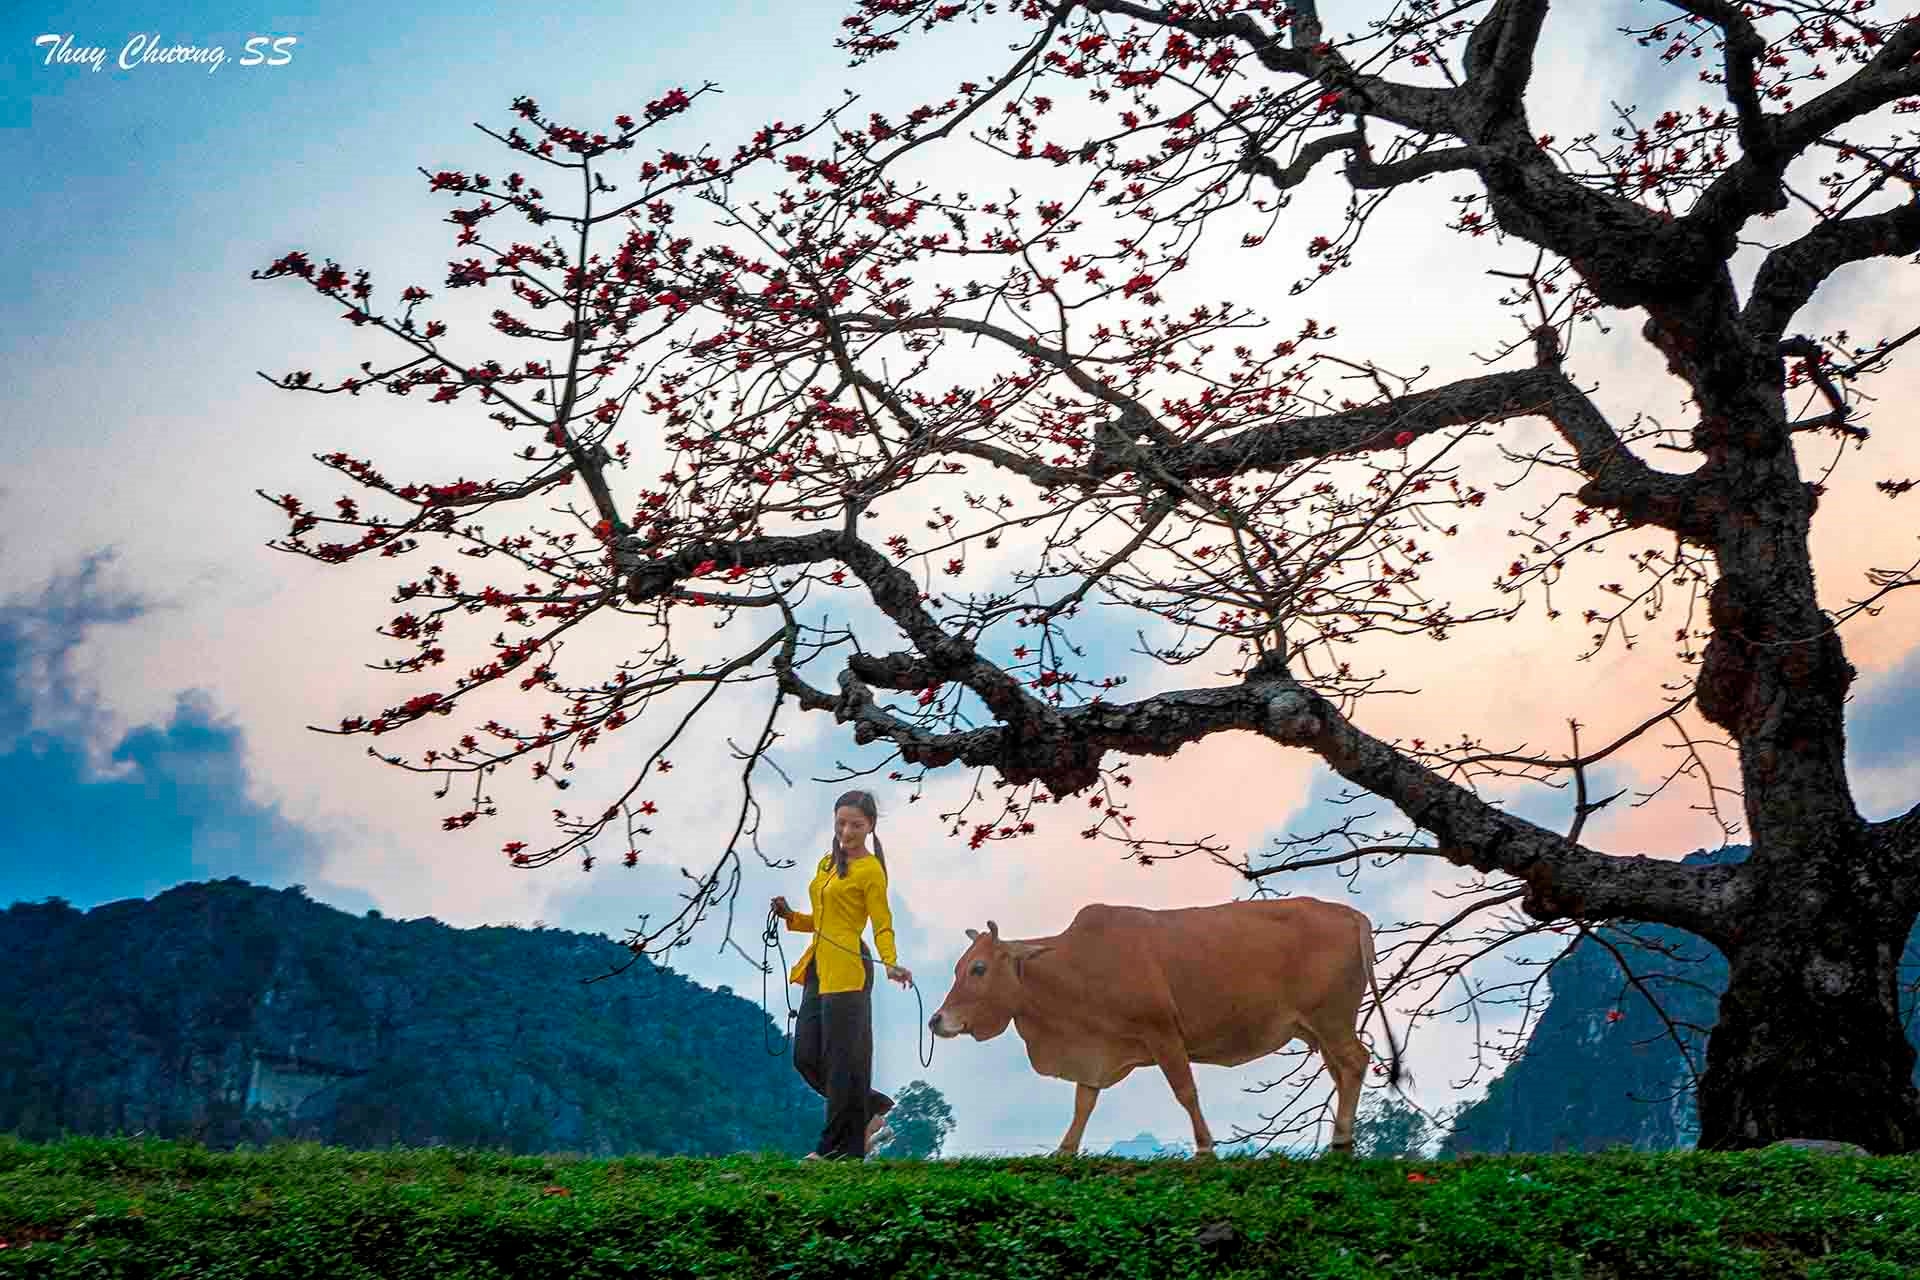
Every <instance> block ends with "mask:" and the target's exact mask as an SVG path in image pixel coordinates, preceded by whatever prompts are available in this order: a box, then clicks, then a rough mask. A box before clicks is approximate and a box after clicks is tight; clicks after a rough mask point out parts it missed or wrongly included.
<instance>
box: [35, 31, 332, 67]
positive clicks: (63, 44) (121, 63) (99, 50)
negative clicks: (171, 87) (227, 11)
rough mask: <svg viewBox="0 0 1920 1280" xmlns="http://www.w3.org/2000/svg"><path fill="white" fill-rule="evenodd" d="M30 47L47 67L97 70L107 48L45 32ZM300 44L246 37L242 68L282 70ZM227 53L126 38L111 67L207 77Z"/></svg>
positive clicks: (293, 39)
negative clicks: (184, 70) (198, 69)
mask: <svg viewBox="0 0 1920 1280" xmlns="http://www.w3.org/2000/svg"><path fill="white" fill-rule="evenodd" d="M33 42H34V44H36V45H38V46H39V47H40V48H42V49H45V50H46V51H47V56H46V60H45V61H44V62H42V63H41V65H42V66H48V67H91V68H92V69H93V70H95V71H99V70H101V69H103V68H104V67H105V66H106V62H107V48H106V46H105V45H83V44H76V43H75V42H74V38H73V36H72V35H71V34H67V35H60V34H58V33H55V32H49V33H47V34H46V35H42V36H35V37H34V41H33ZM299 42H300V38H299V37H298V36H250V37H248V39H247V42H246V45H245V46H244V50H243V52H242V53H241V55H240V59H239V62H240V65H241V66H243V67H258V66H268V67H284V66H286V65H287V64H288V63H289V62H292V61H293V46H294V45H296V44H298V43H299ZM226 61H227V50H226V47H225V46H224V45H217V44H215V45H197V44H179V43H175V44H163V43H162V42H161V40H160V33H159V32H154V33H153V34H151V35H148V34H144V33H143V34H140V35H136V36H133V37H132V38H130V39H129V40H128V41H127V42H126V43H125V44H124V45H122V46H120V56H119V58H117V59H116V60H115V65H116V66H118V67H119V68H120V69H121V70H122V71H132V70H134V69H135V68H137V67H144V66H150V65H154V66H170V65H174V64H177V63H184V64H187V65H195V66H204V67H205V68H206V69H207V73H208V74H209V75H211V74H212V73H213V72H215V71H218V70H219V69H220V68H221V67H222V66H224V65H226Z"/></svg>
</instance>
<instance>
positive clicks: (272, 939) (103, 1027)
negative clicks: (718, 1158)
mask: <svg viewBox="0 0 1920 1280" xmlns="http://www.w3.org/2000/svg"><path fill="white" fill-rule="evenodd" d="M0 955H4V956H5V957H6V967H7V977H8V981H7V982H6V983H4V984H0V1132H13V1133H17V1134H19V1135H20V1136H22V1137H25V1138H28V1139H46V1138H51V1137H56V1136H58V1135H60V1134H62V1133H73V1134H113V1133H121V1134H134V1133H141V1132H145V1133H149V1134H153V1135H156V1136H162V1137H191V1138H197V1139H199V1140H200V1141H202V1142H204V1143H206V1144H207V1145H209V1146H218V1147H226V1146H231V1145H234V1144H236V1143H240V1142H256V1143H257V1142H265V1141H267V1140H269V1139H272V1138H275V1137H294V1138H305V1139H313V1140H317V1141H320V1142H325V1143H328V1144H333V1145H340V1146H349V1147H368V1148H371V1147H388V1146H394V1145H407V1146H430V1145H441V1144H447V1145H457V1146H464V1147H484V1148H496V1149H501V1148H503V1149H507V1150H511V1151H514V1152H520V1153H539V1152H556V1151H577V1152H581V1153H584V1154H589V1155H617V1154H639V1153H651V1154H687V1155H693V1154H720V1153H726V1152H732V1151H740V1150H772V1151H782V1152H790V1153H799V1152H801V1151H804V1150H806V1149H808V1148H809V1147H810V1146H811V1145H812V1142H813V1140H814V1138H815V1137H816V1136H817V1135H818V1131H819V1125H820V1115H821V1112H820V1102H819V1100H818V1098H816V1097H815V1096H814V1095H813V1094H812V1093H811V1092H810V1091H809V1090H808V1089H807V1088H806V1086H805V1085H804V1084H803V1083H802V1082H801V1081H800V1079H799V1077H798V1076H797V1075H796V1074H795V1073H794V1070H793V1067H792V1064H791V1062H790V1061H789V1060H788V1059H787V1058H786V1057H784V1056H780V1057H775V1056H771V1055H769V1054H768V1053H766V1052H764V1051H763V1046H764V1045H765V1044H766V1043H768V1041H770V1040H771V1042H772V1043H773V1044H775V1045H778V1044H779V1043H780V1041H779V1039H778V1038H777V1036H776V1033H777V1032H779V1031H781V1030H782V1029H783V1028H780V1027H777V1026H775V1025H773V1024H772V1023H771V1022H770V1021H769V1019H768V1017H767V1016H766V1015H765V1014H763V1013H762V1012H761V1011H760V1009H759V1007H758V1006H757V1005H755V1004H753V1003H751V1002H749V1001H747V1000H743V999H740V998H739V997H737V996H734V995H731V994H729V993H728V992H727V991H726V989H724V988H723V989H721V990H720V991H717V992H716V991H711V990H708V989H706V988H704V987H701V986H698V985H696V984H695V983H693V982H690V981H688V980H687V979H686V978H683V977H681V976H680V975H678V974H675V973H672V972H670V971H668V970H665V969H660V968H657V967H655V966H653V965H652V964H651V963H649V962H647V961H642V962H640V963H639V964H636V965H635V966H634V967H633V968H632V969H631V970H630V971H629V972H628V973H627V974H625V975H623V976H621V977H619V978H610V979H608V980H607V981H605V982H599V983H594V984H592V985H583V984H582V983H581V981H580V979H582V978H585V977H590V976H592V975H594V974H598V973H605V972H607V971H608V970H609V969H611V968H613V967H614V966H616V965H618V964H620V963H622V962H624V961H627V960H630V959H631V958H632V957H631V955H630V954H629V953H628V952H627V950H626V949H625V948H624V947H622V946H620V945H619V944H618V943H615V942H613V941H611V940H610V939H607V938H605V937H599V936H595V935H589V934H579V933H569V932H563V931H560V930H552V929H534V930H527V929H518V928H508V927H486V928H478V929H455V928H451V927H449V926H447V925H444V924H442V923H440V922H439V921H437V920H433V919H431V918H423V919H419V920H409V921H398V920H388V919H384V918H381V917H380V916H379V915H378V913H377V912H370V913H368V915H367V916H365V917H359V916H353V915H349V914H347V913H346V912H343V911H338V910H336V909H334V908H332V907H329V906H326V905H324V904H321V903H317V902H314V901H313V900H311V899H310V898H308V897H307V896H306V894H305V892H304V890H302V889H300V888H299V887H295V888H292V889H287V890H273V889H268V888H263V887H258V886H254V885H250V884H248V883H247V882H246V881H244V880H240V879H237V878H236V879H228V880H222V881H212V882H207V883H193V884H184V885H180V886H178V887H176V888H174V889H170V890H168V891H167V892H165V893H163V894H160V895H159V896H158V897H156V898H154V899H153V900H151V901H145V900H141V899H131V900H128V901H124V902H114V903H109V904H107V905H104V906H100V907H96V908H94V909H93V910H92V911H87V912H81V911H78V910H76V909H74V908H73V907H72V906H70V905H68V904H66V903H64V902H61V901H59V900H58V899H55V900H51V901H49V902H46V903H40V904H27V903H17V904H15V905H14V906H12V907H11V908H9V909H8V910H7V911H6V912H5V913H3V914H0Z"/></svg>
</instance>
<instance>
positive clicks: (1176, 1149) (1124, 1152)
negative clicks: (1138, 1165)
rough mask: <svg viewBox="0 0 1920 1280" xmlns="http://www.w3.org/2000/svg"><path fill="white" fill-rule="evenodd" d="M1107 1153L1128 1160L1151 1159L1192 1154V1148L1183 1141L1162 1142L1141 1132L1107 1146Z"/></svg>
mask: <svg viewBox="0 0 1920 1280" xmlns="http://www.w3.org/2000/svg"><path fill="white" fill-rule="evenodd" d="M1107 1154H1108V1155H1110V1156H1123V1157H1125V1158H1127V1159H1129V1160H1153V1159H1157V1158H1161V1157H1165V1156H1189V1155H1192V1154H1193V1148H1192V1147H1191V1146H1190V1145H1188V1144H1187V1143H1184V1142H1168V1143H1162V1142H1161V1141H1160V1139H1158V1138H1156V1137H1154V1136H1153V1135H1152V1134H1150V1133H1145V1132H1142V1133H1136V1134H1134V1135H1133V1136H1132V1137H1131V1138H1122V1139H1121V1140H1120V1141H1119V1142H1116V1143H1114V1144H1113V1145H1112V1146H1110V1147H1108V1148H1107Z"/></svg>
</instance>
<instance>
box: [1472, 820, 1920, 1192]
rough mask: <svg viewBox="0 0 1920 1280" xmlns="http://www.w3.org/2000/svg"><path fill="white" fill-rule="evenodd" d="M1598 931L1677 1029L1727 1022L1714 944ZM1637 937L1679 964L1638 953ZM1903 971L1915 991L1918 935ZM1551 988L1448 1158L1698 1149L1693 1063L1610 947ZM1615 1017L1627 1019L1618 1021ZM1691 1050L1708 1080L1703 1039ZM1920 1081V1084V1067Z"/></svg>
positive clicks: (1713, 854)
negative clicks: (1625, 976)
mask: <svg viewBox="0 0 1920 1280" xmlns="http://www.w3.org/2000/svg"><path fill="white" fill-rule="evenodd" d="M1747 853H1748V848H1747V846H1745V845H1730V846H1728V847H1726V848H1724V849H1717V850H1712V851H1708V850H1700V851H1698V852H1695V853H1691V854H1688V855H1687V856H1686V857H1685V858H1684V859H1682V861H1684V862H1688V863H1724V862H1741V861H1744V860H1745V859H1746V857H1747ZM1597 932H1598V933H1600V934H1601V935H1603V936H1605V937H1608V938H1609V939H1611V940H1612V941H1613V944H1614V945H1615V946H1616V947H1618V948H1619V949H1620V952H1621V954H1622V955H1625V956H1627V957H1629V958H1630V959H1631V960H1632V961H1633V964H1634V968H1635V971H1636V972H1638V973H1640V974H1642V975H1643V976H1645V977H1646V980H1647V983H1648V986H1649V988H1650V989H1651V990H1653V991H1654V992H1655V994H1656V995H1658V996H1659V998H1660V1001H1661V1003H1662V1005H1664V1006H1665V1007H1666V1010H1667V1013H1668V1015H1669V1016H1670V1017H1671V1018H1673V1020H1674V1022H1675V1023H1676V1024H1684V1023H1692V1024H1694V1025H1696V1026H1701V1027H1711V1026H1712V1025H1713V1024H1714V1023H1715V1022H1716V1021H1717V1020H1718V1018H1719V1003H1720V995H1721V993H1722V992H1724V991H1725V990H1726V989H1727V963H1726V960H1725V959H1724V958H1723V957H1722V956H1721V955H1720V953H1719V951H1718V950H1716V949H1715V948H1714V947H1713V946H1712V945H1710V944H1709V943H1707V942H1704V941H1702V940H1701V939H1699V938H1696V937H1694V936H1693V935H1692V934H1688V933H1682V932H1681V931H1680V930H1678V929H1669V928H1666V927H1663V926H1656V925H1635V926H1633V927H1632V928H1631V930H1630V931H1629V930H1621V929H1602V930H1599V931H1597ZM1633 937H1637V938H1640V939H1643V940H1646V941H1649V942H1653V943H1656V944H1657V945H1659V946H1660V947H1662V948H1665V949H1667V950H1669V951H1671V952H1673V953H1674V958H1667V957H1665V956H1660V955H1656V954H1654V953H1652V952H1649V951H1646V950H1643V949H1641V948H1639V947H1636V946H1634V945H1633V944H1632V943H1631V941H1630V939H1631V938H1633ZM1904 965H1905V967H1906V970H1907V974H1908V979H1909V980H1911V978H1912V976H1913V975H1914V974H1916V973H1920V929H1916V930H1915V931H1914V934H1913V935H1912V936H1911V937H1909V938H1908V940H1907V950H1906V955H1905V957H1904ZM1547 983H1548V986H1549V987H1550V989H1551V991H1552V998H1551V999H1550V1000H1549V1002H1548V1004H1547V1007H1546V1008H1545V1010H1543V1011H1542V1013H1541V1015H1540V1019H1539V1021H1538V1022H1537V1023H1536V1024H1535V1026H1534V1030H1533V1034H1532V1036H1531V1037H1530V1038H1529V1039H1528V1041H1527V1045H1526V1048H1525V1049H1524V1050H1522V1051H1521V1054H1520V1056H1519V1057H1518V1058H1517V1059H1516V1060H1515V1061H1514V1062H1513V1063H1512V1064H1510V1065H1509V1066H1508V1067H1507V1069H1506V1070H1505V1071H1504V1072H1503V1073H1502V1074H1501V1075H1500V1077H1499V1078H1498V1079H1496V1080H1495V1081H1494V1082H1493V1084H1492V1085H1491V1087H1489V1088H1488V1090H1487V1093H1486V1096H1485V1097H1484V1098H1482V1099H1481V1100H1480V1101H1478V1102H1476V1103H1474V1104H1472V1105H1471V1106H1469V1107H1467V1108H1465V1109H1464V1110H1463V1111H1462V1112H1461V1113H1460V1115H1459V1116H1458V1118H1457V1119H1456V1120H1455V1122H1454V1125H1453V1129H1452V1132H1451V1133H1450V1134H1449V1135H1448V1137H1447V1138H1446V1139H1445V1140H1444V1141H1443V1142H1442V1144H1441V1147H1440V1152H1441V1154H1443V1155H1457V1154H1461V1153H1464V1152H1469V1151H1483V1152H1504V1151H1601V1150H1605V1149H1606V1148H1608V1147H1611V1146H1616V1145H1625V1146H1630V1147H1633V1148H1635V1149H1637V1150H1642V1151H1664V1150H1670V1149H1673V1148H1676V1147H1691V1146H1692V1145H1693V1143H1694V1140H1695V1137H1696V1135H1697V1134H1698V1132H1699V1123H1698V1119H1697V1112H1696V1109H1695V1104H1694V1095H1693V1090H1692V1088H1691V1086H1690V1083H1689V1080H1688V1076H1687V1071H1686V1065H1685V1062H1684V1061H1683V1059H1682V1058H1681V1055H1680V1051H1679V1050H1678V1049H1677V1048H1675V1046H1674V1044H1673V1042H1672V1040H1671V1039H1670V1038H1668V1036H1667V1033H1666V1029H1665V1026H1664V1025H1663V1024H1662V1023H1661V1021H1660V1019H1659V1017H1658V1015H1657V1014H1656V1013H1655V1012H1654V1010H1653V1007H1652V1006H1651V1005H1650V1004H1648V1002H1647V999H1646V997H1645V996H1643V995H1641V994H1640V992H1639V991H1637V990H1635V989H1634V988H1632V987H1631V986H1628V985H1627V984H1626V983H1624V982H1623V980H1622V978H1621V974H1620V966H1619V964H1618V962H1616V961H1615V960H1614V958H1613V957H1612V956H1611V955H1609V954H1608V953H1607V951H1606V949H1605V948H1604V947H1598V946H1594V945H1592V944H1590V943H1589V944H1583V945H1582V946H1580V947H1578V948H1577V949H1576V950H1575V951H1574V953H1573V955H1571V956H1570V957H1568V958H1567V959H1566V960H1564V961H1562V962H1561V963H1560V964H1558V965H1556V966H1555V968H1554V970H1553V973H1552V974H1551V975H1550V976H1549V977H1548V979H1547ZM1693 983H1697V984H1699V986H1698V987H1696V986H1693V985H1691V984H1693ZM1614 1009H1618V1010H1619V1011H1620V1013H1621V1014H1622V1017H1621V1018H1620V1020H1619V1021H1617V1022H1609V1021H1607V1014H1608V1012H1609V1011H1610V1010H1614ZM1907 1013H1908V1019H1907V1027H1908V1035H1909V1036H1912V1037H1914V1041H1915V1044H1916V1045H1920V1027H1917V1026H1916V1025H1915V1019H1914V1018H1913V1016H1912V1015H1913V1011H1912V1009H1911V1007H1910V1005H1909V1007H1908V1009H1907ZM1687 1039H1688V1042H1689V1045H1690V1051H1691V1053H1692V1055H1693V1059H1694V1062H1695V1064H1696V1066H1697V1067H1699V1068H1700V1069H1703V1070H1704V1068H1705V1065H1706V1050H1705V1038H1704V1037H1703V1036H1699V1035H1693V1036H1690V1037H1687ZM1915 1078H1916V1081H1920V1067H1917V1068H1916V1071H1915Z"/></svg>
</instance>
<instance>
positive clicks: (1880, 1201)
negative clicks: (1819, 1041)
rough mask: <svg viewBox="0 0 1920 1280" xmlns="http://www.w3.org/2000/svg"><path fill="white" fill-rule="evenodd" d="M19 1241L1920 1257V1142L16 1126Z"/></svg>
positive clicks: (102, 1253)
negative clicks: (810, 1155)
mask: <svg viewBox="0 0 1920 1280" xmlns="http://www.w3.org/2000/svg"><path fill="white" fill-rule="evenodd" d="M1414 1174H1418V1175H1420V1176H1421V1177H1423V1178H1424V1179H1426V1180H1425V1181H1421V1180H1413V1179H1410V1175H1414ZM1218 1224H1226V1225H1225V1226H1224V1227H1223V1226H1220V1225H1218ZM0 1240H4V1241H5V1242H6V1247H5V1248H4V1249H0V1277H12V1276H50V1277H68V1276H73V1277H80V1276H85V1277H119V1276H126V1277H134V1276H168V1277H182V1278H185V1277H195V1278H196V1280H198V1278H202V1277H205V1278H213V1277H242V1276H245V1277H253V1276H262V1277H267V1276H273V1277H281V1276H284V1277H296V1276H313V1277H327V1278H328V1280H333V1278H336V1277H338V1278H341V1280H345V1278H348V1277H373V1276H380V1277H423V1278H424V1277H434V1278H435V1280H446V1278H451V1277H467V1276H473V1277H480V1276H490V1277H491V1276H538V1277H542V1278H548V1277H551V1278H553V1280H560V1278H562V1277H565V1278H567V1280H574V1278H581V1277H598V1276H648V1277H653V1276H660V1277H669V1276H671V1277H695V1276H743V1277H763V1276H764V1277H811V1276H819V1277H833V1278H834V1280H865V1278H867V1277H876V1278H877V1277H886V1276H911V1277H915V1278H916V1280H920V1278H930V1277H960V1276H996V1277H998V1276H1008V1277H1032V1278H1034V1280H1038V1278H1040V1277H1053V1276H1059V1277H1072V1278H1073V1280H1081V1278H1082V1277H1109V1276H1112V1277H1123V1276H1125V1277H1133V1276H1137V1277H1145V1278H1149V1280H1174V1278H1175V1277H1185V1276H1195V1277H1216V1276H1219V1277H1226V1276H1263V1277H1264V1276H1286V1277H1294V1276H1299V1277H1342V1278H1345V1277H1355V1278H1357V1277H1372V1276H1381V1277H1387V1276H1392V1277H1420V1276H1432V1277H1442V1276H1476V1277H1477V1276H1510V1277H1514V1280H1549V1278H1554V1277H1581V1278H1582V1280H1598V1278H1601V1277H1607V1278H1612V1277H1627V1276H1647V1277H1655V1276H1657V1277H1662V1278H1663V1280H1685V1278H1686V1277H1716V1278H1717V1277H1756V1278H1758V1277H1784V1276H1818V1277H1836V1278H1838V1277H1856V1276H1860V1277H1865V1276H1873V1277H1887V1278H1888V1280H1895V1278H1896V1277H1898V1278H1901V1280H1911V1278H1912V1277H1915V1276H1920V1158H1916V1157H1901V1158H1898V1159H1846V1158H1831V1157H1817V1156H1809V1155H1804V1154H1801V1153H1798V1152H1790V1151H1782V1152H1769V1153H1744V1154H1738V1155H1696V1154H1669V1155H1658V1156H1646V1155H1633V1154H1627V1153H1619V1154H1609V1155H1604V1156H1511V1157H1501V1158H1484V1159H1468V1160H1461V1161H1432V1162H1419V1163H1397V1162H1389V1161H1369V1160H1359V1161H1335V1160H1313V1161H1288V1160H1278V1159H1274V1160H1248V1159H1228V1160H1222V1161H1219V1162H1216V1163H1211V1164H1200V1163H1194V1162H1189V1161H1155V1162H1149V1163H1140V1162H1134V1161H1126V1160H1106V1159H1082V1160H1074V1161H1054V1160H1048V1159H1022V1160H1004V1161H1003V1160H961V1161H943V1162H936V1163H931V1164H922V1163H915V1162H898V1163H892V1162H875V1163H873V1164H868V1165H864V1166H861V1165H842V1164H827V1163H819V1162H813V1163H808V1164H805V1165H802V1164H799V1163H797V1162H794V1161H791V1160H785V1159H772V1158H756V1157H752V1156H736V1157H730V1158H727V1159H723V1160H692V1159H673V1160H654V1159H632V1160H586V1159H564V1158H545V1159H543V1158H539V1157H508V1156H501V1155H493V1154H488V1153H482V1152H471V1151H448V1150H431V1151H407V1152H397V1153H370V1152H354V1151H344V1150H337V1149H330V1148H323V1147H316V1146H294V1145H289V1146H277V1147H273V1148H271V1149H269V1150H266V1151H252V1152H237V1153H232V1154H222V1153H217V1152H209V1151H206V1150H203V1149H201V1148H198V1147H194V1146H190V1145H183V1144H179V1143H170V1142H133V1141H121V1140H106V1139H72V1140H68V1141H65V1142H61V1143H57V1144H52V1145H47V1146H36V1145H32V1144H27V1143H21V1142H17V1141H13V1140H10V1139H0Z"/></svg>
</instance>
